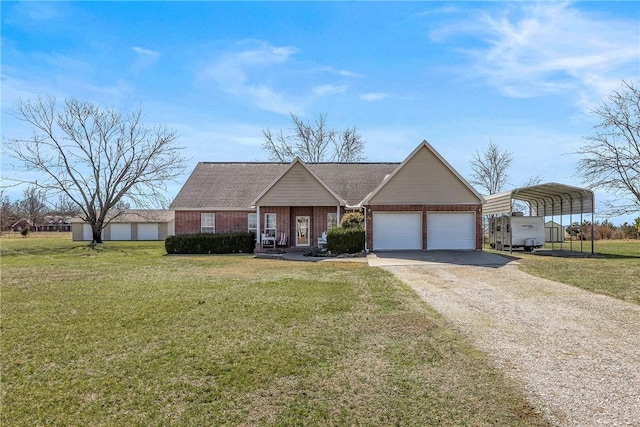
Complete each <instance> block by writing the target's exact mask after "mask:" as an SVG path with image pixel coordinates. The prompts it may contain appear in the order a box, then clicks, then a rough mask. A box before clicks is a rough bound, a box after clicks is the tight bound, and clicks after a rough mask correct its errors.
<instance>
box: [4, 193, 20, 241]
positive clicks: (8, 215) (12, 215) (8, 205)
mask: <svg viewBox="0 0 640 427" xmlns="http://www.w3.org/2000/svg"><path fill="white" fill-rule="evenodd" d="M17 219H18V207H17V205H16V203H15V202H12V201H11V199H10V198H9V196H8V195H6V194H5V193H4V190H3V189H0V231H5V230H8V229H10V228H11V226H12V225H13V224H14V223H15V222H16V221H17Z"/></svg>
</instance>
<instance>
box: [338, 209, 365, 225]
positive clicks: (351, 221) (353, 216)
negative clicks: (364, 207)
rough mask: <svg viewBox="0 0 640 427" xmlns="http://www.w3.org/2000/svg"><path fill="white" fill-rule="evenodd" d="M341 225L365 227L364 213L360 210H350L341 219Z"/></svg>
mask: <svg viewBox="0 0 640 427" xmlns="http://www.w3.org/2000/svg"><path fill="white" fill-rule="evenodd" d="M340 227H341V228H356V229H363V228H364V215H362V214H361V213H360V212H349V213H348V214H345V215H344V216H343V217H342V219H341V220H340Z"/></svg>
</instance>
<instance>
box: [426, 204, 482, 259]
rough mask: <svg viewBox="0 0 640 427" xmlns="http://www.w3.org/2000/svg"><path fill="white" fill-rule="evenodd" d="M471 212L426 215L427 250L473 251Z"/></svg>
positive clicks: (473, 230)
mask: <svg viewBox="0 0 640 427" xmlns="http://www.w3.org/2000/svg"><path fill="white" fill-rule="evenodd" d="M475 248H476V227H475V214H474V213H473V212H455V213H453V212H447V213H440V212H437V213H436V212H430V213H429V214H428V215H427V249H428V250H440V249H475Z"/></svg>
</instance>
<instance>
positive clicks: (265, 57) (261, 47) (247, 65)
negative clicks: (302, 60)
mask: <svg viewBox="0 0 640 427" xmlns="http://www.w3.org/2000/svg"><path fill="white" fill-rule="evenodd" d="M243 44H249V45H250V46H249V48H248V49H245V50H242V51H239V52H233V53H227V54H223V55H221V56H220V57H219V58H218V59H217V60H216V61H215V62H214V63H213V64H212V65H211V66H209V67H208V68H207V69H206V70H205V72H204V75H205V76H206V78H208V79H212V80H213V81H214V82H215V83H216V86H217V88H218V89H219V90H221V91H223V92H226V93H229V94H231V95H234V96H237V97H241V98H246V99H247V100H248V101H249V102H251V103H253V104H254V105H256V106H257V107H259V108H261V109H264V110H267V111H273V112H277V113H281V114H288V113H289V111H297V110H298V108H299V106H298V103H297V102H295V101H293V100H290V99H288V98H287V96H286V95H285V93H284V92H279V91H277V90H275V89H273V88H272V87H270V85H269V84H267V83H253V82H252V81H251V78H250V77H251V76H253V75H257V76H256V77H255V78H254V79H255V80H261V77H262V76H261V73H263V72H265V70H266V69H268V68H269V67H272V66H274V65H278V64H283V63H286V62H287V61H288V60H289V58H290V57H291V56H293V55H294V54H295V53H296V52H297V49H295V48H293V47H290V46H273V45H271V44H269V43H266V42H261V41H246V42H244V43H243Z"/></svg>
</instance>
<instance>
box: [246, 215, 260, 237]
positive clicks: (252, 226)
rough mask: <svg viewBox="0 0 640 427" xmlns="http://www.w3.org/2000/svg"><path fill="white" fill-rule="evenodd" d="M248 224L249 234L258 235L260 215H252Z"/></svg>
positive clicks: (248, 219)
mask: <svg viewBox="0 0 640 427" xmlns="http://www.w3.org/2000/svg"><path fill="white" fill-rule="evenodd" d="M247 222H248V223H249V233H256V232H257V231H258V214H257V213H250V214H249V216H248V218H247Z"/></svg>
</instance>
